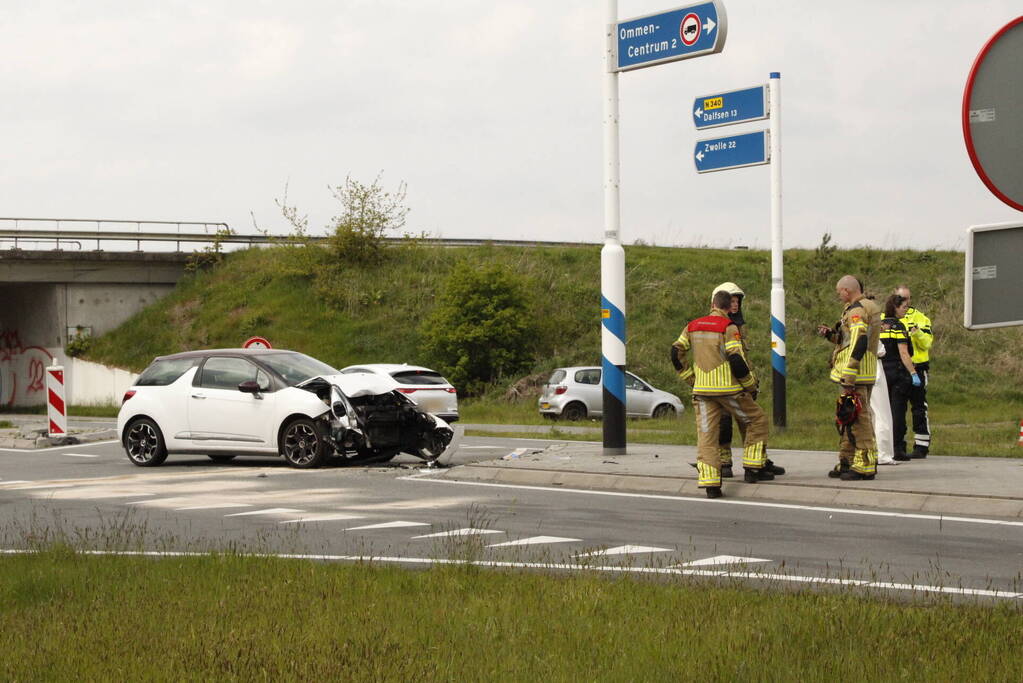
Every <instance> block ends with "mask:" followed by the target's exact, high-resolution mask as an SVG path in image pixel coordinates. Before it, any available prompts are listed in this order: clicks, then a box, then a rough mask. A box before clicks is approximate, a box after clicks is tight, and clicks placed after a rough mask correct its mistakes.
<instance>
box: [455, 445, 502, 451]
mask: <svg viewBox="0 0 1023 683" xmlns="http://www.w3.org/2000/svg"><path fill="white" fill-rule="evenodd" d="M505 448H507V447H506V446H459V447H458V450H460V451H478V450H491V451H503V450H504V449H505Z"/></svg>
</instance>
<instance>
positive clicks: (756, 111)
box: [693, 85, 768, 130]
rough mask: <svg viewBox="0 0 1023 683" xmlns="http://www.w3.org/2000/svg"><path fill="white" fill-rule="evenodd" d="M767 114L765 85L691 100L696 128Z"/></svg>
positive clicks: (751, 118)
mask: <svg viewBox="0 0 1023 683" xmlns="http://www.w3.org/2000/svg"><path fill="white" fill-rule="evenodd" d="M767 116H768V111H767V86H766V85H758V86H756V87H754V88H744V89H742V90H731V91H729V92H723V93H718V94H716V95H705V96H703V97H697V98H696V100H695V101H694V102H693V119H694V121H695V123H696V129H697V130H702V129H704V128H715V127H717V126H727V125H730V124H733V123H743V122H745V121H759V120H761V119H766V118H767Z"/></svg>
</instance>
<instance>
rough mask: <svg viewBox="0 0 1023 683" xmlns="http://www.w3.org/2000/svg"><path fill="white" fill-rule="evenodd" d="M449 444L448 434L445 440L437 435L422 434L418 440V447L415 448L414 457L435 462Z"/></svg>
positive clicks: (449, 436) (449, 437)
mask: <svg viewBox="0 0 1023 683" xmlns="http://www.w3.org/2000/svg"><path fill="white" fill-rule="evenodd" d="M450 443H451V434H450V432H449V433H448V435H447V438H444V436H443V435H441V434H437V433H430V434H424V435H423V437H422V438H421V439H420V440H419V445H418V446H417V447H416V455H418V456H419V457H420V458H422V459H423V460H426V461H427V462H430V461H432V460H436V459H437V458H439V457H440V456H441V454H442V453H444V449H445V448H447V447H448V444H450Z"/></svg>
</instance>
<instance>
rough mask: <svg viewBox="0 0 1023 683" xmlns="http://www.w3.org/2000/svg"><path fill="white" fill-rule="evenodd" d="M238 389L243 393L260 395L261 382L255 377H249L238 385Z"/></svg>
mask: <svg viewBox="0 0 1023 683" xmlns="http://www.w3.org/2000/svg"><path fill="white" fill-rule="evenodd" d="M238 391H240V392H242V393H243V394H252V395H253V396H257V397H258V396H259V382H257V381H256V380H254V379H249V380H246V381H244V382H242V383H241V384H239V385H238Z"/></svg>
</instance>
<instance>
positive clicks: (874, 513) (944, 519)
mask: <svg viewBox="0 0 1023 683" xmlns="http://www.w3.org/2000/svg"><path fill="white" fill-rule="evenodd" d="M398 479H405V480H408V481H416V482H428V483H431V484H452V485H458V486H484V487H492V488H502V489H525V490H527V491H556V492H558V493H580V494H583V495H587V496H612V497H616V498H642V499H645V500H673V501H675V502H683V503H706V504H708V505H740V506H748V507H764V508H776V509H780V510H806V511H809V512H830V513H833V514H834V513H840V514H845V515H861V516H866V517H895V518H901V519H923V520H929V521H933V522H940V523H943V524H946V523H948V522H962V523H963V524H992V525H995V526H1018V527H1023V522H1015V521H1012V520H1005V519H986V518H984V517H952V516H949V515H924V514H919V513H915V512H889V511H885V510H856V509H851V508H830V507H823V506H820V505H797V504H795V503H765V502H760V501H755V500H733V499H729V498H716V499H709V498H693V497H691V496H668V495H661V494H657V493H625V492H623V491H596V490H589V489H572V488H563V487H561V486H527V485H525V484H495V483H493V482H487V481H459V480H457V479H428V478H425V477H415V476H408V477H398Z"/></svg>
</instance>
